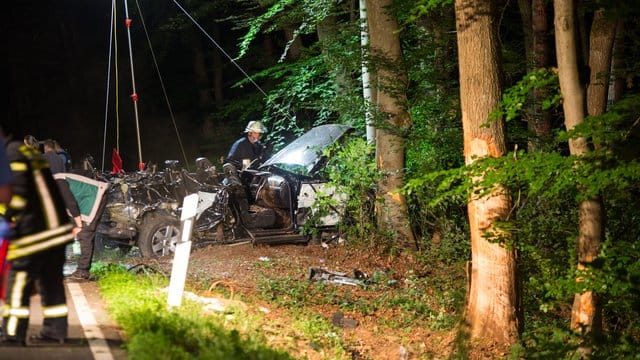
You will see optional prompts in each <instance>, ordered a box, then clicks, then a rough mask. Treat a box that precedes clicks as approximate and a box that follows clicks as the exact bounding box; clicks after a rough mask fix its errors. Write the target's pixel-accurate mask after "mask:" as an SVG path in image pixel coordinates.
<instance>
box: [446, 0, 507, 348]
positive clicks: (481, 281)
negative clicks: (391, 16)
mask: <svg viewBox="0 0 640 360" xmlns="http://www.w3.org/2000/svg"><path fill="white" fill-rule="evenodd" d="M455 9H456V28H457V37H458V56H459V58H458V63H459V67H460V101H461V109H462V124H463V135H464V156H465V162H466V163H467V164H471V163H472V162H473V161H475V159H476V158H477V157H487V156H492V157H500V156H503V155H504V154H505V153H506V141H505V130H504V123H503V122H502V121H500V120H498V121H493V122H491V124H490V125H489V126H488V127H484V126H483V124H485V123H486V122H487V119H488V117H489V113H490V112H491V111H492V110H493V109H494V108H495V106H496V105H497V104H498V102H499V101H500V96H501V88H500V79H499V76H500V73H501V69H500V48H499V40H498V37H497V34H498V32H497V28H496V24H497V22H498V21H497V19H496V18H495V15H494V14H495V12H494V8H493V5H492V1H491V0H485V1H471V0H456V4H455ZM467 208H468V212H469V224H470V229H469V230H470V233H471V269H470V271H469V272H470V274H469V276H470V285H469V293H468V300H467V309H466V314H465V317H466V320H467V323H468V325H469V327H470V328H469V331H470V334H471V337H472V338H483V339H490V340H492V341H498V342H500V343H503V344H512V343H515V342H516V341H517V340H518V338H519V335H518V331H519V324H520V318H519V292H518V291H517V289H518V286H517V276H516V252H515V250H513V249H509V248H507V247H505V246H504V245H503V244H501V243H498V242H495V241H491V239H488V238H487V236H486V232H488V231H492V232H494V233H500V232H501V231H500V230H499V229H497V228H496V227H495V226H494V223H495V222H496V221H499V220H504V219H506V218H507V216H508V213H509V209H510V208H511V200H510V198H509V196H508V195H507V194H506V193H505V189H502V188H499V187H497V188H496V189H493V192H492V193H491V194H490V195H487V196H485V197H483V198H479V199H477V198H472V199H470V200H469V203H468V205H467ZM500 235H501V236H502V237H503V238H506V240H509V239H508V237H509V234H506V233H502V234H500Z"/></svg>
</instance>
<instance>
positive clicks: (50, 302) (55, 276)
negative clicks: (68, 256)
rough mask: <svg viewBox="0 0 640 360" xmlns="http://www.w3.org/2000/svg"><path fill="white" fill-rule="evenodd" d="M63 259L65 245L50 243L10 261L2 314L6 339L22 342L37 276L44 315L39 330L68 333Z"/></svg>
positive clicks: (61, 335)
mask: <svg viewBox="0 0 640 360" xmlns="http://www.w3.org/2000/svg"><path fill="white" fill-rule="evenodd" d="M64 262H65V246H56V247H52V248H50V249H48V250H46V251H42V252H38V253H35V254H33V255H30V256H26V257H22V258H19V259H15V260H12V261H11V262H10V264H9V266H10V269H9V274H8V279H7V288H6V290H7V294H6V299H5V307H4V312H3V318H2V320H3V321H2V323H3V328H4V330H5V336H6V338H7V339H8V340H15V341H18V342H23V341H25V339H26V336H27V329H28V327H29V315H30V313H29V305H30V299H31V295H32V293H33V290H34V286H36V280H38V283H37V289H38V290H39V292H40V297H41V303H42V316H43V318H44V321H43V324H42V331H41V334H42V335H44V336H47V337H50V338H54V339H64V338H66V337H67V330H68V326H69V325H68V319H67V316H68V313H69V310H68V308H67V305H66V303H67V302H66V295H65V287H64V283H63V280H64V279H63V266H64Z"/></svg>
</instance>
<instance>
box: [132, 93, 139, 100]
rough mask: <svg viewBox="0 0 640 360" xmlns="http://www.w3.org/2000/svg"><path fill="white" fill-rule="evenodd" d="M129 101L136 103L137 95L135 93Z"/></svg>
mask: <svg viewBox="0 0 640 360" xmlns="http://www.w3.org/2000/svg"><path fill="white" fill-rule="evenodd" d="M131 100H133V102H138V94H136V93H133V94H131Z"/></svg>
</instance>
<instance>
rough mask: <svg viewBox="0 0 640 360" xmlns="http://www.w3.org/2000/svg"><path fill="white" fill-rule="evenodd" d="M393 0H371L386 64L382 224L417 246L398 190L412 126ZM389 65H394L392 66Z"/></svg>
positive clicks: (380, 133) (379, 147)
mask: <svg viewBox="0 0 640 360" xmlns="http://www.w3.org/2000/svg"><path fill="white" fill-rule="evenodd" d="M391 4H392V0H368V1H367V19H368V22H369V40H370V42H369V44H370V49H371V53H372V55H373V56H374V57H376V58H378V59H384V60H385V64H383V65H381V66H378V68H377V71H376V75H375V77H376V79H375V80H374V81H372V84H375V85H374V86H375V89H373V91H374V92H376V96H375V98H376V99H377V103H376V105H377V107H378V110H379V111H380V112H381V113H383V114H384V116H385V117H386V118H385V120H384V122H383V123H382V124H380V126H377V130H376V162H377V164H378V169H380V170H381V171H382V172H383V173H384V174H385V178H384V179H383V180H382V181H381V182H380V183H379V184H378V188H379V191H380V192H379V193H380V196H382V198H383V200H384V201H383V202H382V203H377V205H376V216H377V221H378V226H379V227H380V229H381V230H383V231H388V232H390V233H392V234H393V235H394V237H395V239H396V242H397V243H398V244H399V245H400V246H405V247H408V246H415V241H414V238H413V233H412V232H411V228H410V226H409V215H408V211H407V202H406V199H405V197H404V196H403V195H402V194H400V193H399V192H398V191H397V190H398V189H399V188H400V187H402V185H403V182H404V139H403V138H402V136H401V132H402V130H406V129H407V128H408V127H409V126H410V125H411V119H410V117H409V114H408V113H407V111H406V110H405V108H404V106H405V102H406V94H405V88H406V75H405V73H404V70H403V69H402V68H401V66H400V64H401V60H402V53H401V51H400V35H399V33H398V28H399V27H398V23H397V21H396V19H395V18H394V17H393V16H392V15H391V14H390V13H388V11H389V7H390V6H391ZM389 64H393V65H392V66H389Z"/></svg>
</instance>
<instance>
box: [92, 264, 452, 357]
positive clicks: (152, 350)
mask: <svg viewBox="0 0 640 360" xmlns="http://www.w3.org/2000/svg"><path fill="white" fill-rule="evenodd" d="M253 266H254V268H255V269H256V270H258V272H259V273H260V275H258V280H257V288H256V290H257V293H256V294H255V297H254V296H249V297H247V296H246V295H242V294H236V295H240V298H241V300H242V301H244V302H246V303H248V304H252V303H258V302H261V303H264V302H266V303H267V304H268V305H267V307H269V308H270V309H271V312H272V314H268V313H263V312H261V311H260V308H259V307H258V306H248V307H247V308H242V309H240V308H233V309H230V310H229V311H226V312H224V313H210V312H207V311H205V309H204V308H203V305H202V304H199V303H195V302H193V301H189V300H187V299H184V300H183V305H182V306H181V307H179V308H168V307H167V305H166V298H167V294H166V292H163V291H161V289H164V288H166V287H167V286H168V282H169V279H168V277H167V274H162V273H157V272H152V271H141V270H144V269H136V273H133V269H129V270H127V269H126V268H125V267H123V266H121V265H113V264H112V265H105V263H101V262H94V266H93V268H92V272H93V273H94V274H95V275H96V276H97V277H98V279H99V280H98V285H99V288H100V291H101V294H102V296H103V298H104V299H105V300H106V302H107V304H108V310H109V312H110V314H111V315H112V316H113V318H114V319H115V320H116V321H117V323H118V324H119V325H120V326H121V327H122V329H123V330H124V333H125V334H126V338H125V344H126V349H127V351H128V354H129V357H130V358H131V359H172V360H173V359H229V360H233V359H309V358H313V359H335V360H346V359H351V358H353V356H354V354H356V353H357V350H355V349H357V348H359V347H360V345H361V343H360V342H359V340H358V339H357V338H356V337H354V333H353V332H345V330H344V329H343V328H341V327H337V326H334V325H333V324H332V322H331V316H330V315H331V314H332V313H334V312H343V313H345V314H351V315H354V316H355V317H360V318H375V319H376V321H377V324H378V325H379V326H378V325H376V326H375V330H373V334H379V335H384V334H385V333H386V332H387V331H394V332H396V334H397V335H398V336H399V338H397V341H400V342H401V343H403V344H406V345H407V347H409V348H414V349H415V347H416V346H417V345H416V343H415V342H414V343H412V340H411V339H408V338H407V339H404V337H405V336H409V337H411V336H410V334H411V333H412V331H413V330H412V329H415V328H418V327H421V328H424V329H431V330H436V331H440V330H444V331H447V330H450V329H452V328H453V327H454V325H455V322H456V320H457V314H458V310H459V307H460V305H461V304H462V302H463V297H464V294H463V293H461V292H460V291H459V290H454V289H456V287H455V284H454V283H453V282H452V283H443V282H442V280H438V279H437V278H436V277H418V276H415V277H411V276H410V277H408V278H406V279H403V280H402V281H396V280H394V276H393V274H392V273H390V272H379V273H374V274H372V276H371V278H370V279H369V280H368V281H367V285H366V286H364V287H361V286H340V285H338V286H337V285H335V284H331V283H324V282H317V281H314V282H310V281H301V280H300V279H301V278H305V277H306V274H305V273H303V272H302V271H299V273H296V272H295V271H297V270H295V269H297V268H299V267H295V269H294V272H291V271H283V272H280V273H279V272H278V271H279V270H281V266H287V264H280V263H279V262H274V261H270V260H269V261H267V260H259V261H256V262H255V263H254V264H253ZM261 270H264V271H261ZM274 270H275V271H274ZM274 273H276V274H278V275H274ZM287 274H289V275H287ZM196 275H197V276H195V278H194V279H192V281H191V282H190V283H189V284H188V285H187V286H188V287H190V288H192V289H196V290H194V291H196V292H199V291H200V290H206V288H207V287H208V285H209V284H210V281H209V280H210V279H209V275H208V274H206V273H197V274H196ZM433 289H436V290H433ZM214 290H215V292H217V293H220V294H222V295H229V294H228V293H227V292H226V291H227V290H228V289H226V288H225V287H224V286H218V287H216V289H214ZM228 298H231V297H230V296H228ZM234 298H236V299H237V297H234ZM205 314H206V315H205ZM327 315H329V316H327ZM385 329H387V330H385ZM374 336H375V335H374ZM416 351H417V352H418V353H420V350H416ZM414 354H415V353H414ZM369 355H373V356H374V358H375V356H376V355H375V354H369ZM423 355H424V353H423ZM365 358H366V357H365Z"/></svg>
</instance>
